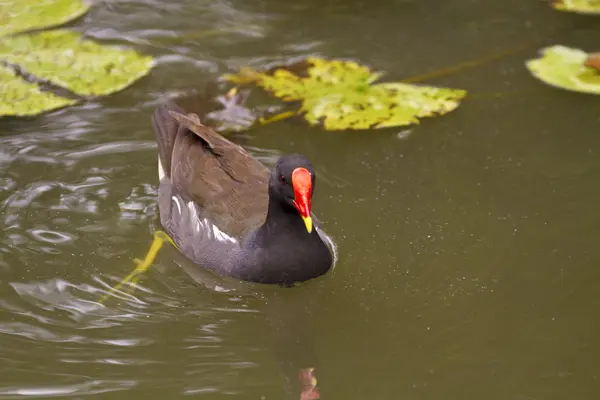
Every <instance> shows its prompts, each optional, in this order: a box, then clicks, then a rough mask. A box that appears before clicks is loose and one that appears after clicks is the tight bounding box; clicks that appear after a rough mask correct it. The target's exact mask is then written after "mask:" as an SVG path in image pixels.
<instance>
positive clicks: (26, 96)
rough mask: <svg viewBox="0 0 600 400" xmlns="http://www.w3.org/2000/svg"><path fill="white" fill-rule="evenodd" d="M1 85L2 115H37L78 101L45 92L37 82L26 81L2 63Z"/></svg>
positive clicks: (0, 112) (0, 101)
mask: <svg viewBox="0 0 600 400" xmlns="http://www.w3.org/2000/svg"><path fill="white" fill-rule="evenodd" d="M0 87H1V88H2V90H0V116H5V115H12V116H21V117H22V116H29V115H36V114H40V113H42V112H44V111H51V110H56V109H58V108H62V107H66V106H70V105H73V104H75V103H77V100H71V99H67V98H64V97H60V96H57V95H55V94H53V93H51V92H43V91H41V90H40V88H39V86H37V85H36V84H34V83H29V82H26V81H24V80H23V79H21V78H20V77H18V76H17V75H16V74H15V73H14V72H13V71H12V70H11V69H9V68H5V67H3V66H1V65H0Z"/></svg>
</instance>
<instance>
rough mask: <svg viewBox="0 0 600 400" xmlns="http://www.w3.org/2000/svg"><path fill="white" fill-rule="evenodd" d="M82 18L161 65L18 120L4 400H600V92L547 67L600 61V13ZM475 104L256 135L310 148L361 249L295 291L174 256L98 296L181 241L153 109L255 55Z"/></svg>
mask: <svg viewBox="0 0 600 400" xmlns="http://www.w3.org/2000/svg"><path fill="white" fill-rule="evenodd" d="M74 27H75V29H77V30H80V31H82V32H85V33H86V34H87V35H89V36H91V37H94V38H97V39H101V40H103V41H105V42H109V43H126V44H128V45H131V46H133V47H135V48H136V49H138V50H140V51H143V52H146V53H150V54H152V55H154V56H155V57H157V66H156V68H155V69H154V70H153V71H152V72H151V74H150V75H149V76H147V77H146V78H144V79H142V80H141V81H139V82H137V83H136V84H135V85H134V86H132V87H131V88H129V89H127V90H125V91H123V92H120V93H118V94H116V95H113V96H109V97H107V98H104V99H102V100H98V101H92V102H88V103H85V104H82V105H79V106H76V107H72V108H67V109H64V110H61V111H57V112H53V113H50V114H47V115H44V116H41V117H37V118H30V119H4V120H1V121H0V130H1V133H2V135H1V136H0V166H1V171H0V206H1V209H0V226H1V227H2V231H3V235H1V236H0V288H1V289H0V290H1V293H2V296H1V297H0V335H1V344H2V345H1V346H0V360H1V361H0V376H1V377H2V379H0V398H2V399H12V398H26V397H31V398H45V397H57V398H61V397H74V398H82V397H86V396H87V395H92V394H96V396H95V398H107V399H109V398H110V399H131V398H145V399H166V398H169V399H172V398H179V397H183V396H186V395H188V396H189V395H191V396H198V397H203V398H214V399H217V398H240V399H284V398H285V399H288V398H289V399H298V398H299V393H300V388H299V383H298V374H299V372H300V370H301V369H303V368H315V370H314V374H315V376H316V378H317V380H318V388H319V391H320V394H321V398H322V399H446V400H447V399H462V400H465V399H469V400H470V399H472V400H480V399H486V400H495V399H498V400H501V399H502V400H504V399H513V400H517V399H523V400H525V399H565V398H568V399H571V400H576V399H592V398H597V396H598V395H599V394H600V389H599V388H600V383H599V380H600V367H599V366H598V357H597V356H598V354H600V319H599V317H598V315H600V302H599V301H598V299H599V298H600V208H599V206H598V205H599V204H600V185H598V182H599V176H600V157H599V153H600V112H599V110H600V97H597V96H596V97H595V96H589V95H581V94H575V93H570V92H566V91H562V90H557V89H554V88H551V87H548V86H546V85H544V84H542V83H540V82H539V81H537V80H536V79H534V78H532V77H531V76H530V75H529V73H528V71H527V70H526V69H525V67H524V61H525V60H526V59H528V58H532V57H534V56H536V53H537V49H539V48H541V47H544V46H547V45H551V44H556V43H560V44H564V45H568V46H573V47H579V48H584V49H586V50H593V49H594V46H596V47H595V48H596V49H597V48H598V38H600V20H598V19H597V18H596V19H594V18H592V17H584V16H578V15H574V14H568V13H561V12H556V11H554V10H552V9H551V8H550V7H549V6H548V4H547V3H546V2H541V1H530V2H527V1H522V0H507V1H502V2H489V1H482V0H473V1H458V0H452V1H443V2H440V1H436V2H434V1H417V0H381V1H378V2H371V3H370V2H367V1H359V0H353V1H341V0H319V1H315V0H305V1H295V2H283V1H276V0H260V1H259V0H252V1H232V0H229V1H228V0H177V1H171V2H166V1H158V0H118V1H117V0H112V1H102V2H98V3H97V4H96V5H95V7H94V8H93V9H92V11H91V12H90V13H89V14H88V15H87V16H85V17H84V18H83V19H80V20H78V21H76V23H75V24H74ZM522 46H525V47H524V48H521V49H520V51H512V52H509V54H508V55H506V56H504V57H500V58H497V59H495V60H493V61H489V62H479V63H475V64H476V65H473V66H471V67H469V66H468V65H466V66H463V67H462V68H459V69H457V70H450V71H448V73H445V74H441V75H439V76H438V77H435V78H432V79H430V80H427V83H430V84H434V85H438V86H447V87H454V88H463V89H466V90H468V91H469V96H468V97H467V99H466V100H465V101H464V103H463V104H462V105H461V106H460V107H459V108H458V109H457V110H456V111H454V112H452V113H450V114H448V115H445V116H442V117H439V118H435V119H427V120H425V121H423V123H422V124H421V125H419V126H415V127H411V128H410V129H388V130H381V131H364V132H351V133H340V132H324V131H321V130H319V129H317V128H309V127H308V126H307V125H306V124H304V123H302V122H298V121H293V120H286V121H281V122H278V123H273V124H269V125H265V126H264V127H260V128H257V129H253V130H251V131H249V132H248V133H247V134H246V135H245V136H244V137H243V138H242V141H243V145H244V146H248V148H249V149H251V150H252V152H253V153H254V154H256V155H259V156H261V159H263V160H265V161H267V162H270V161H272V160H273V159H274V158H275V157H276V156H277V155H278V154H282V153H288V152H300V153H303V154H306V155H307V156H309V157H310V159H311V160H312V162H313V164H314V165H315V167H316V170H317V174H318V176H319V178H318V179H319V184H318V189H317V191H316V194H315V200H314V205H313V206H314V210H315V213H316V214H317V215H319V217H320V218H321V219H322V220H323V224H324V228H325V230H326V231H327V232H328V233H329V234H331V235H332V236H333V237H334V238H335V240H336V242H337V245H338V249H339V255H340V259H339V262H338V264H337V266H336V268H335V270H334V271H333V272H332V273H330V274H328V275H327V276H325V277H322V278H319V279H317V280H314V281H311V282H309V283H307V284H304V285H301V286H298V287H295V288H291V289H283V288H273V287H268V286H267V287H265V286H249V285H234V286H233V287H229V286H227V287H226V286H223V285H222V283H221V282H220V281H219V279H216V278H215V277H212V276H210V274H208V275H207V274H204V275H207V276H204V275H203V276H200V277H199V276H198V274H196V273H194V272H193V268H190V265H189V263H186V261H185V260H183V259H182V258H181V256H179V255H178V254H177V252H176V250H174V249H172V248H165V250H163V251H162V252H161V254H160V255H159V257H158V259H157V261H156V263H155V264H154V265H153V267H152V268H151V270H150V271H149V273H148V274H147V275H146V276H145V277H144V279H143V280H142V281H141V284H140V286H141V287H140V289H138V290H136V291H135V292H134V293H133V295H132V296H123V295H122V296H119V297H112V298H110V299H109V300H108V301H107V302H106V304H105V306H104V307H102V306H100V305H99V304H98V299H99V298H100V297H101V296H102V295H103V294H104V293H105V292H106V291H107V289H108V288H109V287H110V286H112V285H114V284H115V283H117V282H118V281H119V280H120V279H121V278H122V277H123V276H125V275H126V274H127V273H128V272H129V271H130V270H131V269H132V268H133V261H132V259H133V258H135V257H140V256H142V255H143V254H144V253H145V251H146V250H147V248H148V245H149V243H150V241H151V239H152V233H153V232H154V231H155V230H156V229H160V226H159V222H158V210H157V207H156V194H157V184H158V179H157V165H156V159H157V158H156V145H155V142H154V138H153V134H152V126H151V122H150V116H151V114H152V112H153V111H154V109H155V108H156V106H157V105H159V104H161V103H162V102H163V101H164V100H165V99H166V98H168V97H169V96H174V95H177V94H178V93H183V92H189V91H193V90H201V89H202V88H203V86H204V85H205V84H206V83H207V82H209V81H211V80H214V79H215V78H216V77H218V76H219V75H220V74H223V73H226V72H232V71H235V70H237V69H238V68H239V67H240V66H244V65H251V66H254V67H264V66H270V65H272V64H274V63H279V62H287V61H291V60H296V59H298V58H300V57H304V56H307V55H320V56H325V57H337V58H348V59H353V60H357V61H359V62H362V63H365V64H368V65H370V66H372V67H373V68H375V69H377V70H382V71H385V72H386V73H387V74H386V77H385V79H386V80H389V81H394V80H400V79H404V78H408V77H411V76H417V75H422V74H425V73H430V72H435V71H442V70H445V69H447V68H449V67H453V66H457V65H462V64H463V63H465V62H468V61H472V60H480V61H481V60H484V59H486V58H487V57H489V56H490V55H493V54H498V53H502V52H504V51H507V50H511V49H513V50H514V49H516V48H519V47H522Z"/></svg>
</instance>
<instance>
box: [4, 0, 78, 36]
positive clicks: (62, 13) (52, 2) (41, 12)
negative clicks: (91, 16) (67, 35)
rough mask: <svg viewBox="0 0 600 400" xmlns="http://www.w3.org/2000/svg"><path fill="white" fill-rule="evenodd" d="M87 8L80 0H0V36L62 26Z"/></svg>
mask: <svg viewBox="0 0 600 400" xmlns="http://www.w3.org/2000/svg"><path fill="white" fill-rule="evenodd" d="M89 8H90V6H89V4H87V3H85V2H84V1H82V0H34V1H28V0H0V36H6V35H11V34H14V33H18V32H24V31H28V30H32V29H41V28H47V27H51V26H58V25H62V24H64V23H66V22H68V21H71V20H73V19H75V18H77V17H80V16H82V15H83V14H85V13H86V12H87V11H88V10H89Z"/></svg>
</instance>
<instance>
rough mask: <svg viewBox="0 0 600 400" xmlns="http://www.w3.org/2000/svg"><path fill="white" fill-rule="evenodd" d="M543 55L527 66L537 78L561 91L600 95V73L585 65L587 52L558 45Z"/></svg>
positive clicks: (545, 49)
mask: <svg viewBox="0 0 600 400" xmlns="http://www.w3.org/2000/svg"><path fill="white" fill-rule="evenodd" d="M541 53H542V57H541V58H537V59H533V60H529V61H528V62H527V64H526V65H527V68H528V69H529V71H530V72H531V73H532V74H533V75H534V76H535V77H536V78H538V79H540V80H541V81H543V82H545V83H547V84H549V85H552V86H555V87H558V88H561V89H566V90H572V91H575V92H582V93H593V94H600V73H599V72H598V70H597V69H595V68H593V67H592V66H586V65H585V63H586V62H587V61H588V59H589V55H588V54H587V53H586V52H585V51H583V50H579V49H572V48H569V47H565V46H560V45H557V46H552V47H546V48H544V49H542V50H541Z"/></svg>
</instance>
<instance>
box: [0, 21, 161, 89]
mask: <svg viewBox="0 0 600 400" xmlns="http://www.w3.org/2000/svg"><path fill="white" fill-rule="evenodd" d="M0 61H4V62H7V63H9V64H13V65H18V66H19V67H21V68H22V69H23V70H24V71H25V72H27V73H29V74H32V75H33V76H35V77H37V78H40V79H43V80H47V81H49V82H51V83H53V84H55V85H58V86H61V87H63V88H66V89H68V90H70V91H71V92H73V93H76V94H78V95H81V96H101V95H107V94H111V93H114V92H117V91H119V90H121V89H123V88H125V87H127V86H129V85H131V84H132V83H133V82H135V81H136V80H138V79H139V78H141V77H142V76H144V75H146V74H147V73H148V71H150V69H151V68H152V66H153V63H154V62H153V59H152V57H147V56H142V55H140V54H138V53H137V52H135V51H133V50H128V49H119V48H116V47H109V46H102V45H99V44H97V43H95V42H93V41H91V40H85V39H82V37H81V35H80V34H79V33H77V32H72V31H67V30H53V31H46V32H39V33H34V34H28V35H18V36H11V37H6V38H3V39H0Z"/></svg>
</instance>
